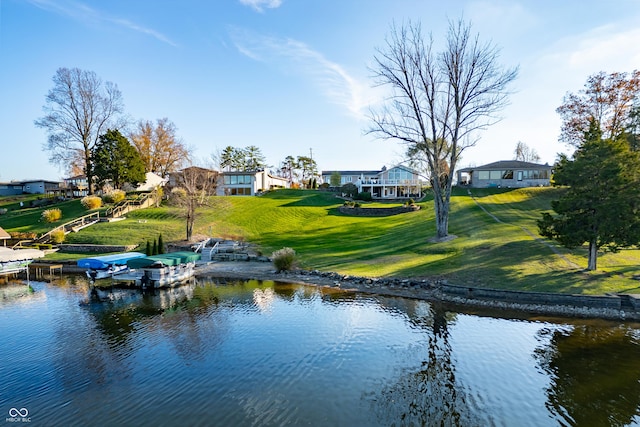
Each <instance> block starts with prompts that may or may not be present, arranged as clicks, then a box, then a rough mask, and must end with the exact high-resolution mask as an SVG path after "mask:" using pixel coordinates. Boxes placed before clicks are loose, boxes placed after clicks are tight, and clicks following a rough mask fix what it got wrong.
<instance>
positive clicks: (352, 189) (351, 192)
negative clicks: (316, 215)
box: [340, 182, 358, 197]
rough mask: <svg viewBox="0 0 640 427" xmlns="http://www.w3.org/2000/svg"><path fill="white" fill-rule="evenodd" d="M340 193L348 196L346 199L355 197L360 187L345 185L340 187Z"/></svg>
mask: <svg viewBox="0 0 640 427" xmlns="http://www.w3.org/2000/svg"><path fill="white" fill-rule="evenodd" d="M340 191H341V192H342V193H343V194H344V195H345V196H346V197H355V195H356V194H358V187H356V185H355V184H353V183H351V182H348V183H346V184H345V185H343V186H342V187H340Z"/></svg>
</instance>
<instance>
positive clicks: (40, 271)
mask: <svg viewBox="0 0 640 427" xmlns="http://www.w3.org/2000/svg"><path fill="white" fill-rule="evenodd" d="M29 270H31V271H33V272H34V275H35V278H36V279H39V278H44V277H45V274H48V277H51V276H53V275H54V274H56V272H59V273H60V277H62V264H48V263H41V262H32V263H31V264H29Z"/></svg>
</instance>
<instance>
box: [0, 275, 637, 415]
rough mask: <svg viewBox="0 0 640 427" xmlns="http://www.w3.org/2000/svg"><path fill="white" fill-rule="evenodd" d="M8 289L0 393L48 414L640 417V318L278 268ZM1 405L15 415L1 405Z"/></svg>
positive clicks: (0, 329) (12, 408)
mask: <svg viewBox="0 0 640 427" xmlns="http://www.w3.org/2000/svg"><path fill="white" fill-rule="evenodd" d="M31 285H32V287H33V290H34V291H33V292H32V293H29V294H26V295H22V296H21V295H20V294H21V293H23V292H21V291H22V290H24V289H25V287H23V286H21V287H15V286H11V285H10V286H5V287H3V288H1V289H0V343H1V344H0V380H1V381H0V411H1V412H2V413H3V415H4V418H5V419H6V423H7V424H10V423H11V424H13V425H16V424H17V425H24V423H26V422H27V421H30V425H46V426H58V425H60V426H62V425H64V426H69V425H78V426H87V425H91V426H100V425H105V426H120V425H131V426H145V425H148V426H303V425H308V426H349V427H352V426H404V425H406V426H419V425H426V426H431V425H444V426H450V425H462V426H490V425H497V426H547V425H548V426H555V425H579V426H583V425H585V426H605V425H615V426H623V425H637V424H639V423H640V357H639V356H640V327H639V326H638V325H631V324H619V323H609V322H604V321H594V320H591V321H580V320H575V321H573V320H572V321H569V320H560V321H558V320H555V321H553V320H550V319H542V318H541V319H528V320H518V319H503V318H498V317H492V316H488V315H483V316H480V315H473V314H464V313H459V312H453V311H446V310H444V309H442V308H440V307H438V306H437V305H433V304H429V303H427V302H422V301H415V300H409V299H403V298H388V297H376V296H369V295H358V294H353V293H344V292H340V291H333V290H332V291H328V290H321V289H318V288H315V287H308V286H302V285H290V284H281V283H274V282H266V281H265V282H260V281H248V282H227V283H224V282H222V283H217V282H216V281H205V282H194V283H192V284H190V285H188V286H184V287H180V288H175V289H171V290H167V291H156V292H155V293H147V294H142V293H139V292H136V291H118V290H116V291H114V292H113V293H112V294H109V295H103V296H104V297H106V298H110V299H109V300H108V301H97V300H91V299H89V298H88V288H87V284H86V282H84V279H83V278H81V277H79V276H78V277H76V276H70V277H64V278H62V279H59V280H57V281H55V282H54V283H44V282H31ZM0 422H1V419H0Z"/></svg>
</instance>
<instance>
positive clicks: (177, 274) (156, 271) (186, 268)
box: [123, 251, 200, 288]
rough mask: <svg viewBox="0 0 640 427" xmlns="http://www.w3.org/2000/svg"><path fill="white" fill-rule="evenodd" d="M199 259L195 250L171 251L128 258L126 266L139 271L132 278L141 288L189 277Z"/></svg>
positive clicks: (164, 284)
mask: <svg viewBox="0 0 640 427" xmlns="http://www.w3.org/2000/svg"><path fill="white" fill-rule="evenodd" d="M199 259H200V254H198V253H195V252H188V251H183V252H171V253H167V254H161V255H152V256H148V257H144V258H136V259H130V260H129V261H127V266H128V267H129V268H130V269H132V270H135V271H138V272H139V273H138V275H136V276H134V278H133V281H134V282H135V284H136V285H139V286H142V287H143V288H148V287H151V288H162V287H165V286H170V285H172V284H174V283H181V282H184V281H185V280H187V279H189V278H191V277H192V276H193V273H194V268H195V266H196V261H198V260H199ZM123 278H124V276H123Z"/></svg>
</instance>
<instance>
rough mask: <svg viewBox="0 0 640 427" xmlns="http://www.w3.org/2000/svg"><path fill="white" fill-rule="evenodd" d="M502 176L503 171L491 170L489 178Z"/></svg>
mask: <svg viewBox="0 0 640 427" xmlns="http://www.w3.org/2000/svg"><path fill="white" fill-rule="evenodd" d="M500 178H502V171H490V172H489V179H500Z"/></svg>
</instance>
